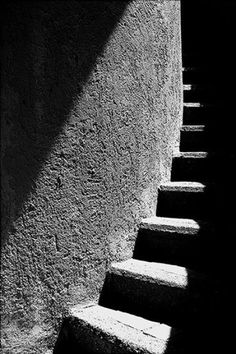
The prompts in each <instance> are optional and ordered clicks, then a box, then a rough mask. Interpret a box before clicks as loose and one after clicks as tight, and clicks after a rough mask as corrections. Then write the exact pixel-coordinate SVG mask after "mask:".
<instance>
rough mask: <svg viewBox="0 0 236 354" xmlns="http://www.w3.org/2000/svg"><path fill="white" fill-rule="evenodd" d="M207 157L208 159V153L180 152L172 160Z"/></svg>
mask: <svg viewBox="0 0 236 354" xmlns="http://www.w3.org/2000/svg"><path fill="white" fill-rule="evenodd" d="M211 155H212V154H211ZM207 157H209V152H205V151H180V152H178V153H176V154H175V155H174V156H173V158H182V159H206V158H207Z"/></svg>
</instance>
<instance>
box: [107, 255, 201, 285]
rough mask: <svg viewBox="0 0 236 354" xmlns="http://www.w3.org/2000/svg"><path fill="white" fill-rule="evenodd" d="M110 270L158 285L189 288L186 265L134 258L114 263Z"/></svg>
mask: <svg viewBox="0 0 236 354" xmlns="http://www.w3.org/2000/svg"><path fill="white" fill-rule="evenodd" d="M110 272H112V273H115V274H120V275H122V276H123V275H125V274H126V275H131V276H132V277H134V278H138V279H140V280H143V281H147V280H148V281H150V282H154V283H156V284H158V285H162V284H163V285H165V286H170V287H175V288H181V289H186V288H187V286H188V279H189V270H187V269H186V268H185V267H181V266H177V265H172V264H167V263H157V262H146V261H142V260H137V259H133V258H131V259H128V260H127V261H123V262H118V263H114V264H112V266H111V269H110ZM191 273H192V271H191ZM199 276H200V274H199ZM200 277H201V276H200Z"/></svg>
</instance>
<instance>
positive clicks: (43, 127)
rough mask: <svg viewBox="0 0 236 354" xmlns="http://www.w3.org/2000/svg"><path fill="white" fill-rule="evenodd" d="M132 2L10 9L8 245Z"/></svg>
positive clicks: (5, 60) (6, 22)
mask: <svg viewBox="0 0 236 354" xmlns="http://www.w3.org/2000/svg"><path fill="white" fill-rule="evenodd" d="M128 3H129V0H127V1H79V2H70V1H68V2H54V1H53V2H42V1H39V2H34V3H31V2H17V1H15V2H14V1H13V2H11V1H10V2H6V3H5V4H4V6H3V11H2V14H3V16H2V22H3V31H2V39H3V51H2V52H3V56H2V100H3V102H2V118H3V122H2V152H3V158H2V171H3V172H2V184H3V191H2V200H3V205H2V215H4V216H3V221H2V230H3V231H4V232H3V234H4V237H3V240H2V245H4V243H5V241H6V238H7V234H8V233H9V232H10V233H11V232H14V226H13V223H14V221H15V220H16V219H17V217H19V216H20V215H21V214H22V212H23V211H22V209H23V205H24V202H25V201H26V200H27V198H28V196H29V195H30V194H31V193H33V192H34V190H35V187H36V185H35V182H36V180H37V177H38V175H39V173H40V170H41V167H42V165H43V164H44V162H45V160H46V159H47V157H48V155H49V153H50V151H51V149H52V147H53V145H54V144H55V142H56V139H57V136H58V135H59V134H60V132H61V131H62V129H63V126H64V125H65V123H66V121H67V119H68V117H69V114H70V110H71V108H72V106H73V100H74V99H76V98H78V97H79V96H80V95H81V94H82V92H83V87H84V85H85V84H86V82H87V80H88V79H89V75H90V73H91V71H92V69H93V66H94V64H95V62H96V60H97V58H98V57H99V56H100V55H101V54H102V51H103V49H104V46H105V45H106V43H107V41H108V38H109V36H110V34H111V33H112V31H114V29H115V27H116V24H117V23H118V22H119V20H120V18H121V16H122V14H123V12H124V11H125V8H126V6H127V5H128ZM57 187H60V179H59V177H58V180H57V185H55V188H57Z"/></svg>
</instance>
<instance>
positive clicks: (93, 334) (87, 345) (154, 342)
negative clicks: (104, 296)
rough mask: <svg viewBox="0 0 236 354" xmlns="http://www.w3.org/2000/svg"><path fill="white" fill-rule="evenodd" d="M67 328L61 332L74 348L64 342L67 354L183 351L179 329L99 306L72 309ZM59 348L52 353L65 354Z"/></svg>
mask: <svg viewBox="0 0 236 354" xmlns="http://www.w3.org/2000/svg"><path fill="white" fill-rule="evenodd" d="M66 327H67V328H65V326H64V332H65V333H66V335H67V337H68V331H69V332H70V345H71V344H72V343H73V345H74V350H73V351H72V349H71V347H70V349H69V347H68V346H67V345H66V344H65V343H64V346H66V347H67V353H83V354H84V353H114V354H120V353H122V354H124V353H140V354H141V353H143V354H144V353H145V354H149V353H150V354H151V353H152V354H154V353H155V354H164V353H180V352H182V349H183V347H181V346H182V344H181V342H182V343H183V340H182V339H181V338H182V332H181V331H180V330H175V329H173V328H172V327H170V326H167V325H165V324H161V323H158V322H153V321H149V320H146V319H144V318H142V317H138V316H134V315H131V314H128V313H125V312H121V311H116V310H112V309H108V308H106V307H102V306H99V305H90V306H87V307H81V306H75V307H73V308H72V309H71V311H70V315H69V317H68V319H67V324H66ZM61 332H62V331H61ZM72 334H73V336H72ZM62 336H63V333H61V337H62ZM72 337H73V338H72ZM62 344H63V343H62V340H61V345H62ZM180 347H181V350H180ZM61 349H62V348H60V346H59V342H58V348H57V349H56V350H55V351H54V353H55V354H57V353H64V351H63V350H61ZM68 349H69V351H68Z"/></svg>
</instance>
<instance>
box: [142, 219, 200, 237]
mask: <svg viewBox="0 0 236 354" xmlns="http://www.w3.org/2000/svg"><path fill="white" fill-rule="evenodd" d="M201 225H202V222H199V221H196V220H194V219H184V218H167V217H160V216H152V217H150V218H145V219H142V220H141V224H140V227H141V228H143V229H149V230H155V231H168V232H169V231H173V232H177V233H181V234H183V233H188V234H195V233H198V231H199V230H200V228H201Z"/></svg>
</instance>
